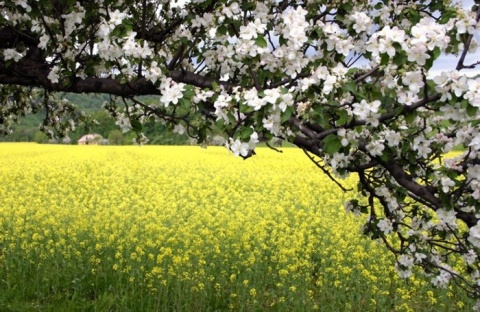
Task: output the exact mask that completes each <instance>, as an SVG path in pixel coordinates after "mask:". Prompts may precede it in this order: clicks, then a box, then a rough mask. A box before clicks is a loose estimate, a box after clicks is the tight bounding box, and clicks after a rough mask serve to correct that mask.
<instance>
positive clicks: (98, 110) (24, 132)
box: [0, 94, 190, 145]
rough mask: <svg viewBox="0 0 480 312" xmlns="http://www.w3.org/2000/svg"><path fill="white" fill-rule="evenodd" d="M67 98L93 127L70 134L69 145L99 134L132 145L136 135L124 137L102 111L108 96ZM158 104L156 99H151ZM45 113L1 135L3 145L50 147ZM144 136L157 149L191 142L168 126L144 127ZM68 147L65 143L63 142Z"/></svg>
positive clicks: (23, 119)
mask: <svg viewBox="0 0 480 312" xmlns="http://www.w3.org/2000/svg"><path fill="white" fill-rule="evenodd" d="M65 97H66V98H67V99H68V100H69V101H70V102H72V103H74V104H75V105H76V106H77V107H78V108H79V109H80V110H82V111H84V112H85V113H86V114H87V115H90V116H91V120H92V122H91V123H88V124H85V125H81V126H79V127H77V128H76V129H75V130H74V131H72V132H70V134H69V138H70V142H69V144H77V141H78V140H79V139H80V138H81V137H82V136H83V135H85V134H88V133H95V134H100V135H101V136H102V137H103V138H104V139H106V141H105V142H108V144H110V145H129V144H133V139H134V138H135V133H134V132H128V133H123V132H122V131H121V130H120V128H119V127H118V126H117V125H116V124H115V119H114V118H113V117H112V116H110V115H109V114H108V112H107V111H105V110H104V109H103V108H102V105H103V103H104V102H109V101H111V99H110V97H109V96H108V95H105V94H65ZM148 100H150V101H155V100H156V99H154V98H152V99H148ZM44 117H45V112H44V111H42V110H41V111H40V112H39V113H37V114H35V115H32V114H30V115H28V116H25V117H19V123H18V124H15V125H14V126H13V130H14V131H13V133H11V134H8V135H2V134H0V142H37V143H49V142H52V141H50V140H49V138H48V137H47V135H46V134H45V133H44V132H42V131H40V129H39V125H40V124H41V123H42V122H43V119H44ZM143 129H144V133H145V135H146V136H147V137H148V138H149V140H150V141H149V142H148V143H149V144H156V145H183V144H189V142H190V138H189V137H188V136H187V135H185V134H183V135H180V134H177V133H173V132H172V131H171V130H170V129H168V128H167V127H166V126H165V125H162V124H160V123H156V122H154V121H151V122H146V123H145V124H144V125H143ZM62 143H65V142H62Z"/></svg>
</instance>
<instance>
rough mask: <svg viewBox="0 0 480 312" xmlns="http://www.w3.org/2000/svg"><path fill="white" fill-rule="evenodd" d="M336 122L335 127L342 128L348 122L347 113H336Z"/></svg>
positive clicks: (339, 111) (342, 111)
mask: <svg viewBox="0 0 480 312" xmlns="http://www.w3.org/2000/svg"><path fill="white" fill-rule="evenodd" d="M337 115H338V120H337V126H343V125H345V124H346V123H347V122H348V117H349V116H348V112H347V111H346V110H344V109H342V110H338V111H337Z"/></svg>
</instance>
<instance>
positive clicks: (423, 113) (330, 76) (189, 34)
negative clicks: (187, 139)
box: [0, 0, 480, 298]
mask: <svg viewBox="0 0 480 312" xmlns="http://www.w3.org/2000/svg"><path fill="white" fill-rule="evenodd" d="M0 9H1V16H0V21H1V22H0V38H1V40H0V96H1V102H0V103H1V104H0V129H1V131H3V132H9V131H10V126H11V124H12V122H14V121H15V120H16V119H17V117H18V116H20V115H24V114H29V113H35V112H38V111H39V110H42V111H44V112H46V115H45V116H46V117H45V120H44V123H43V124H42V125H41V127H42V128H43V130H44V131H45V132H47V133H49V134H50V135H51V136H61V137H67V136H68V132H69V131H70V130H72V129H73V128H74V127H75V126H77V125H78V124H79V123H80V122H82V121H83V120H84V119H85V116H84V114H82V113H81V112H78V111H77V110H76V109H75V107H74V105H72V104H71V103H68V102H67V101H65V100H58V98H61V94H62V93H64V92H74V93H107V94H111V95H112V97H116V98H117V99H119V100H120V101H118V100H117V101H112V102H110V103H106V104H105V108H106V109H107V110H108V111H109V112H110V113H111V114H112V115H113V116H114V117H116V119H117V124H118V125H119V126H120V127H121V128H122V129H123V130H124V131H128V130H133V131H135V132H137V133H138V141H139V142H140V143H141V141H142V140H146V138H145V137H144V136H143V135H142V123H143V122H145V121H147V120H148V121H152V120H153V121H156V122H161V123H164V124H165V125H167V126H168V127H170V128H172V129H174V130H175V131H177V132H185V133H187V134H188V135H190V136H192V137H194V138H197V139H198V141H199V142H200V143H202V142H206V141H208V138H209V133H210V131H211V130H212V129H221V131H222V132H223V133H224V135H225V138H226V139H227V148H228V149H230V150H231V152H232V153H233V154H235V155H237V156H242V157H244V158H247V157H250V156H251V155H253V154H254V150H255V146H256V144H257V143H258V142H259V141H268V140H270V139H272V138H280V139H283V140H285V141H288V142H291V143H293V144H295V145H296V146H298V147H299V148H301V149H302V150H303V151H304V152H305V154H306V155H307V157H309V158H310V159H311V160H312V161H313V162H314V163H315V164H316V165H317V166H318V167H319V169H320V170H322V171H324V172H325V173H326V174H328V175H329V176H330V177H331V179H333V180H335V181H336V182H337V183H338V184H339V187H341V188H343V187H342V184H341V178H342V177H346V176H348V175H349V174H351V173H355V174H357V175H358V178H359V185H358V188H359V192H360V193H361V194H362V195H363V198H359V199H353V200H350V201H349V202H348V203H347V204H346V208H347V210H349V211H351V212H353V213H355V214H361V213H363V214H365V215H366V223H365V226H364V231H365V234H366V235H369V236H371V237H372V238H374V239H378V240H379V241H382V242H383V243H384V244H385V245H386V246H387V247H388V249H389V250H391V251H392V252H393V253H394V254H395V255H396V257H397V265H396V268H397V271H398V273H399V274H400V275H401V276H402V277H405V278H407V277H409V276H410V275H411V274H412V270H414V268H415V267H418V268H421V269H422V271H423V272H424V273H425V274H427V275H428V276H429V277H430V278H431V281H432V283H433V284H435V285H437V286H439V287H445V286H446V285H447V284H448V283H449V281H452V280H453V281H455V282H456V283H457V284H458V285H459V286H460V287H463V288H464V289H465V290H466V291H468V292H469V293H471V294H472V296H475V297H477V298H480V287H479V284H480V270H479V269H480V268H479V263H480V262H479V256H480V224H479V217H480V214H479V212H480V127H479V124H480V112H479V107H480V80H479V79H475V78H469V77H468V76H467V75H465V73H464V71H465V69H467V68H475V67H476V66H477V64H478V63H479V62H480V60H478V61H473V62H472V63H468V62H467V61H466V60H468V59H469V58H468V55H469V54H471V53H473V52H475V51H476V49H477V41H476V40H475V35H478V34H479V31H480V24H479V23H478V20H479V17H480V10H478V6H476V5H475V6H474V7H473V8H470V9H464V8H463V7H462V6H461V5H460V4H454V3H452V1H450V0H428V1H400V0H395V1H394V0H377V1H358V0H342V1H340V0H329V1H326V0H325V1H250V0H242V1H239V2H236V1H227V0H218V1H215V0H206V1H201V0H192V1H189V2H186V3H185V4H175V3H174V2H171V1H151V0H142V1H131V0H125V1H116V0H103V1H98V0H95V1H93V0H82V1H80V0H79V1H78V2H75V1H71V0H67V1H60V0H48V1H47V0H15V1H1V2H0ZM442 55H454V56H455V57H456V58H457V63H456V65H455V67H454V68H451V69H449V70H448V71H445V72H442V73H440V74H438V75H436V76H432V75H430V74H429V70H430V69H431V68H432V66H433V65H434V64H435V63H436V62H437V61H438V59H439V58H441V56H442ZM55 94H57V95H56V96H54V95H55ZM58 94H60V96H59V95H58ZM142 95H156V96H158V97H157V98H158V101H157V102H156V103H154V104H152V103H148V104H146V103H145V102H143V101H142V97H139V96H142ZM118 103H120V104H118ZM207 143H208V142H207ZM455 146H462V147H463V148H464V153H461V154H458V155H457V157H455V158H446V156H445V155H446V154H447V153H448V152H450V151H451V150H452V148H453V147H455ZM245 183H248V181H245ZM344 190H345V191H348V190H346V189H344ZM339 222H341V220H339ZM454 262H455V263H457V265H456V266H455V267H454V266H453V265H452V263H454ZM458 263H460V264H458Z"/></svg>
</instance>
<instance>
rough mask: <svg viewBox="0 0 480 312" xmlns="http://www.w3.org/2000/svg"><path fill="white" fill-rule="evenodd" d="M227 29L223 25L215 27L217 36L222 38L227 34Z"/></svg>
mask: <svg viewBox="0 0 480 312" xmlns="http://www.w3.org/2000/svg"><path fill="white" fill-rule="evenodd" d="M227 30H228V29H227V27H226V26H225V25H220V26H218V27H217V36H224V35H226V34H227Z"/></svg>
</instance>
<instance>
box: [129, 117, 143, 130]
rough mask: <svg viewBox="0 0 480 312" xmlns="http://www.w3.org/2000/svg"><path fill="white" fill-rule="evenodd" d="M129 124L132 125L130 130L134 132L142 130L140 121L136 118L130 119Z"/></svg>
mask: <svg viewBox="0 0 480 312" xmlns="http://www.w3.org/2000/svg"><path fill="white" fill-rule="evenodd" d="M130 124H131V125H132V130H133V131H135V132H141V131H142V128H143V127H142V123H141V122H140V121H138V120H136V119H134V120H130Z"/></svg>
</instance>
